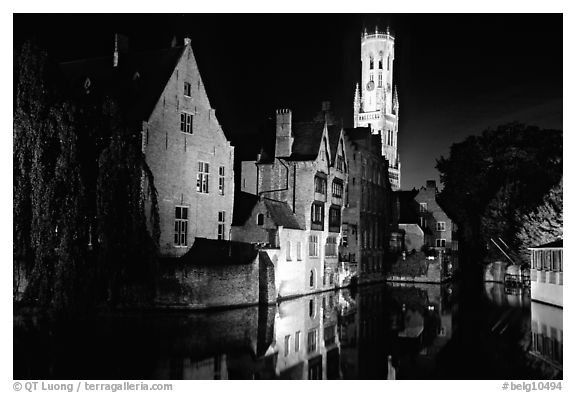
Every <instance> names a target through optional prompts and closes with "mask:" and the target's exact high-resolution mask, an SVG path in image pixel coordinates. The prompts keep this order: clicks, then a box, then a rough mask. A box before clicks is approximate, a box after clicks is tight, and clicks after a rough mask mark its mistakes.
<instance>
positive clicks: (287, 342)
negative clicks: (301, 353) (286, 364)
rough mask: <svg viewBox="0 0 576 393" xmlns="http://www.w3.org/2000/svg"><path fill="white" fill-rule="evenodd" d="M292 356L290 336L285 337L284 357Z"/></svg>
mask: <svg viewBox="0 0 576 393" xmlns="http://www.w3.org/2000/svg"><path fill="white" fill-rule="evenodd" d="M289 354H290V335H287V336H285V337H284V356H288V355H289Z"/></svg>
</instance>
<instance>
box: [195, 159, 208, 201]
mask: <svg viewBox="0 0 576 393" xmlns="http://www.w3.org/2000/svg"><path fill="white" fill-rule="evenodd" d="M209 175H210V165H209V164H208V163H207V162H202V161H200V162H198V175H197V176H196V191H198V192H202V193H205V194H207V193H208V180H209V179H208V177H209Z"/></svg>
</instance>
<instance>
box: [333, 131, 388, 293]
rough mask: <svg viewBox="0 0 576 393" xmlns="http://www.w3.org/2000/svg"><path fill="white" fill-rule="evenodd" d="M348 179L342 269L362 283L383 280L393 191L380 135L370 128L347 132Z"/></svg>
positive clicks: (343, 218) (341, 250) (341, 251)
mask: <svg viewBox="0 0 576 393" xmlns="http://www.w3.org/2000/svg"><path fill="white" fill-rule="evenodd" d="M345 142H346V151H348V168H349V175H348V176H349V178H348V180H349V181H348V186H347V190H348V191H347V196H348V198H347V202H346V205H345V208H344V211H343V214H342V226H343V239H342V243H341V246H340V254H341V257H342V265H343V269H344V270H345V271H347V273H348V275H349V276H353V275H358V278H359V280H360V282H366V281H373V280H378V279H384V270H385V255H386V253H387V251H388V244H389V238H390V231H391V225H392V222H391V218H392V214H391V212H392V205H391V196H392V189H391V185H390V180H389V177H388V176H387V175H388V161H387V160H386V157H384V156H382V155H381V145H382V143H381V140H380V135H378V134H376V135H373V134H372V133H371V130H370V127H358V128H351V129H346V130H345Z"/></svg>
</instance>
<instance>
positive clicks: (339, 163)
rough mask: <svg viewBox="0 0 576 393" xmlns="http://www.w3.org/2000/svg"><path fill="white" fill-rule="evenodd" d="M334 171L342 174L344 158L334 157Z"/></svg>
mask: <svg viewBox="0 0 576 393" xmlns="http://www.w3.org/2000/svg"><path fill="white" fill-rule="evenodd" d="M336 169H337V170H339V171H340V172H344V157H342V156H340V155H338V156H336Z"/></svg>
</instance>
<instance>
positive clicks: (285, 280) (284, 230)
mask: <svg viewBox="0 0 576 393" xmlns="http://www.w3.org/2000/svg"><path fill="white" fill-rule="evenodd" d="M231 235H232V239H233V240H234V241H239V242H245V243H252V244H256V245H258V246H259V248H260V250H262V251H266V252H267V253H268V256H269V257H270V260H271V261H272V263H273V264H274V272H275V274H274V286H275V288H276V293H277V294H278V296H279V297H286V296H291V295H298V294H301V293H304V292H305V291H306V289H307V288H309V286H310V283H309V282H308V281H307V280H308V279H309V277H308V275H307V269H306V264H305V263H303V259H304V257H305V252H306V250H305V246H306V244H307V232H306V230H305V225H304V224H303V223H301V222H299V220H298V217H297V216H296V215H295V214H294V212H293V211H292V209H291V208H290V206H289V205H288V204H287V203H286V202H282V201H277V200H274V199H270V198H266V197H262V196H257V195H254V194H249V193H246V192H242V191H239V192H237V193H236V200H235V204H234V220H233V221H232V233H231Z"/></svg>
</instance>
